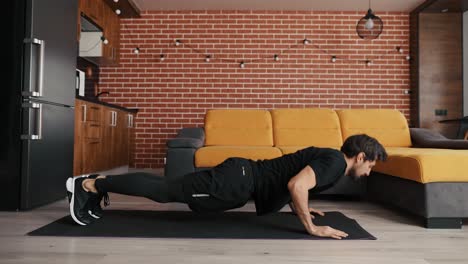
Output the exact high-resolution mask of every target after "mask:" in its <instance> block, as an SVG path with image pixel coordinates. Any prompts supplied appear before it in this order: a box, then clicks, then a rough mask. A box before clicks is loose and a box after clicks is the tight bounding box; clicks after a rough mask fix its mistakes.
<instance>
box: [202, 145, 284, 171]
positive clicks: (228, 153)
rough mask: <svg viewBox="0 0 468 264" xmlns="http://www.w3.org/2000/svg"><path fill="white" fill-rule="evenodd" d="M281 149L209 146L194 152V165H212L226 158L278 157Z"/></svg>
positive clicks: (256, 158)
mask: <svg viewBox="0 0 468 264" xmlns="http://www.w3.org/2000/svg"><path fill="white" fill-rule="evenodd" d="M281 155H282V153H281V151H280V150H279V149H278V148H275V147H263V146H209V147H203V148H199V149H198V150H197V151H196V152H195V167H197V168H202V167H214V166H216V165H218V164H220V163H221V162H223V161H224V160H225V159H227V158H232V157H241V158H246V159H252V160H258V159H273V158H277V157H280V156H281Z"/></svg>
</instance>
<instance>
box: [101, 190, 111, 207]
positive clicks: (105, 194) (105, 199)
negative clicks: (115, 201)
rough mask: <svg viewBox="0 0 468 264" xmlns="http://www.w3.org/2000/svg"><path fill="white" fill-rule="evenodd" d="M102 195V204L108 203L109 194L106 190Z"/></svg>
mask: <svg viewBox="0 0 468 264" xmlns="http://www.w3.org/2000/svg"><path fill="white" fill-rule="evenodd" d="M102 196H103V197H104V206H108V205H110V199H109V194H107V192H105V193H103V194H102Z"/></svg>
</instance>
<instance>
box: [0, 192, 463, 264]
mask: <svg viewBox="0 0 468 264" xmlns="http://www.w3.org/2000/svg"><path fill="white" fill-rule="evenodd" d="M311 206H313V207H316V208H318V209H321V210H323V211H334V210H338V211H341V212H342V213H344V214H345V215H347V216H348V217H351V218H354V219H356V220H357V221H358V222H359V223H360V224H361V225H362V226H363V227H364V228H365V229H366V230H368V231H369V232H370V233H372V234H373V235H374V236H376V237H377V238H378V240H376V241H358V240H349V241H317V240H315V241H314V240H308V241H301V240H236V239H148V238H78V237H30V236H26V235H25V234H26V233H27V232H29V231H32V230H34V229H36V228H39V227H41V226H43V225H45V224H48V223H50V222H52V221H54V220H56V219H58V218H61V217H63V216H65V215H67V214H68V212H69V211H68V210H69V209H68V203H67V201H66V200H65V199H63V200H61V201H58V202H56V203H53V204H50V205H47V206H44V207H41V208H38V209H35V210H32V211H28V212H0V245H1V246H0V263H2V264H7V263H15V264H16V263H34V264H39V263H47V264H50V263H61V264H62V263H99V264H104V263H109V264H110V263H112V264H118V263H125V264H127V263H158V264H159V263H171V264H174V263H191V264H196V263H203V264H207V263H208V264H209V263H216V264H218V263H255V264H258V263H268V264H275V263H347V264H348V263H359V264H363V263H379V264H384V263H404V264H409V263H432V264H435V263H440V264H451V263H464V264H466V263H468V223H467V222H466V221H465V223H464V226H463V229H461V230H434V229H433V230H429V229H425V228H423V227H421V225H420V224H421V223H420V221H419V219H417V218H414V217H412V216H410V215H407V214H403V213H401V212H398V211H395V210H390V209H386V208H384V207H381V206H380V205H376V204H371V203H367V202H362V201H352V202H350V201H311ZM108 208H110V209H141V210H143V209H144V210H169V209H170V210H188V208H187V206H186V205H183V204H157V203H154V202H152V201H150V200H146V199H144V198H136V197H128V196H123V195H112V194H111V205H110V207H108ZM254 209H255V208H254V205H253V204H252V203H249V204H247V205H246V206H245V207H243V208H241V209H239V210H241V211H254ZM285 209H286V208H285Z"/></svg>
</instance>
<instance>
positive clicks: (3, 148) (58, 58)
mask: <svg viewBox="0 0 468 264" xmlns="http://www.w3.org/2000/svg"><path fill="white" fill-rule="evenodd" d="M5 4H6V5H7V9H6V10H10V11H11V12H7V13H8V14H5V15H6V16H7V18H8V19H7V23H6V29H7V33H6V34H7V36H6V37H4V39H5V40H6V42H7V45H8V46H7V50H4V51H3V52H4V54H6V56H5V57H6V59H5V60H4V62H6V64H7V65H6V67H5V68H6V69H7V70H6V71H7V72H6V73H7V76H8V78H7V84H6V87H4V88H3V89H2V104H0V105H1V106H0V114H1V116H2V119H3V124H2V126H1V127H0V130H1V132H0V186H1V188H2V191H1V192H0V209H1V210H22V209H30V208H34V207H37V206H40V205H44V204H47V203H50V202H52V201H56V200H58V199H61V198H64V197H65V196H66V193H65V181H66V179H67V177H70V176H71V175H72V173H73V140H74V99H75V78H76V73H75V68H76V56H77V53H78V49H77V34H76V33H77V32H76V30H77V11H78V3H77V0H66V1H64V0H40V1H39V0H15V1H7V2H5ZM3 96H5V97H3Z"/></svg>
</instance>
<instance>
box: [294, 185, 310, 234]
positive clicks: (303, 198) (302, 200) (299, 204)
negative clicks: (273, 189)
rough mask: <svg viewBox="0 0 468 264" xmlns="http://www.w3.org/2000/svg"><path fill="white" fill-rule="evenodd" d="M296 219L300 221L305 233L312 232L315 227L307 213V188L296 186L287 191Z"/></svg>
mask: <svg viewBox="0 0 468 264" xmlns="http://www.w3.org/2000/svg"><path fill="white" fill-rule="evenodd" d="M289 192H290V193H291V198H292V202H293V203H294V209H295V211H296V215H297V217H299V219H300V220H301V222H302V224H303V225H304V227H305V229H306V230H307V232H309V233H312V232H314V230H315V228H316V226H315V225H314V224H313V223H312V218H311V216H310V212H309V192H308V190H307V188H304V187H302V186H296V187H293V188H291V189H290V190H289Z"/></svg>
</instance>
